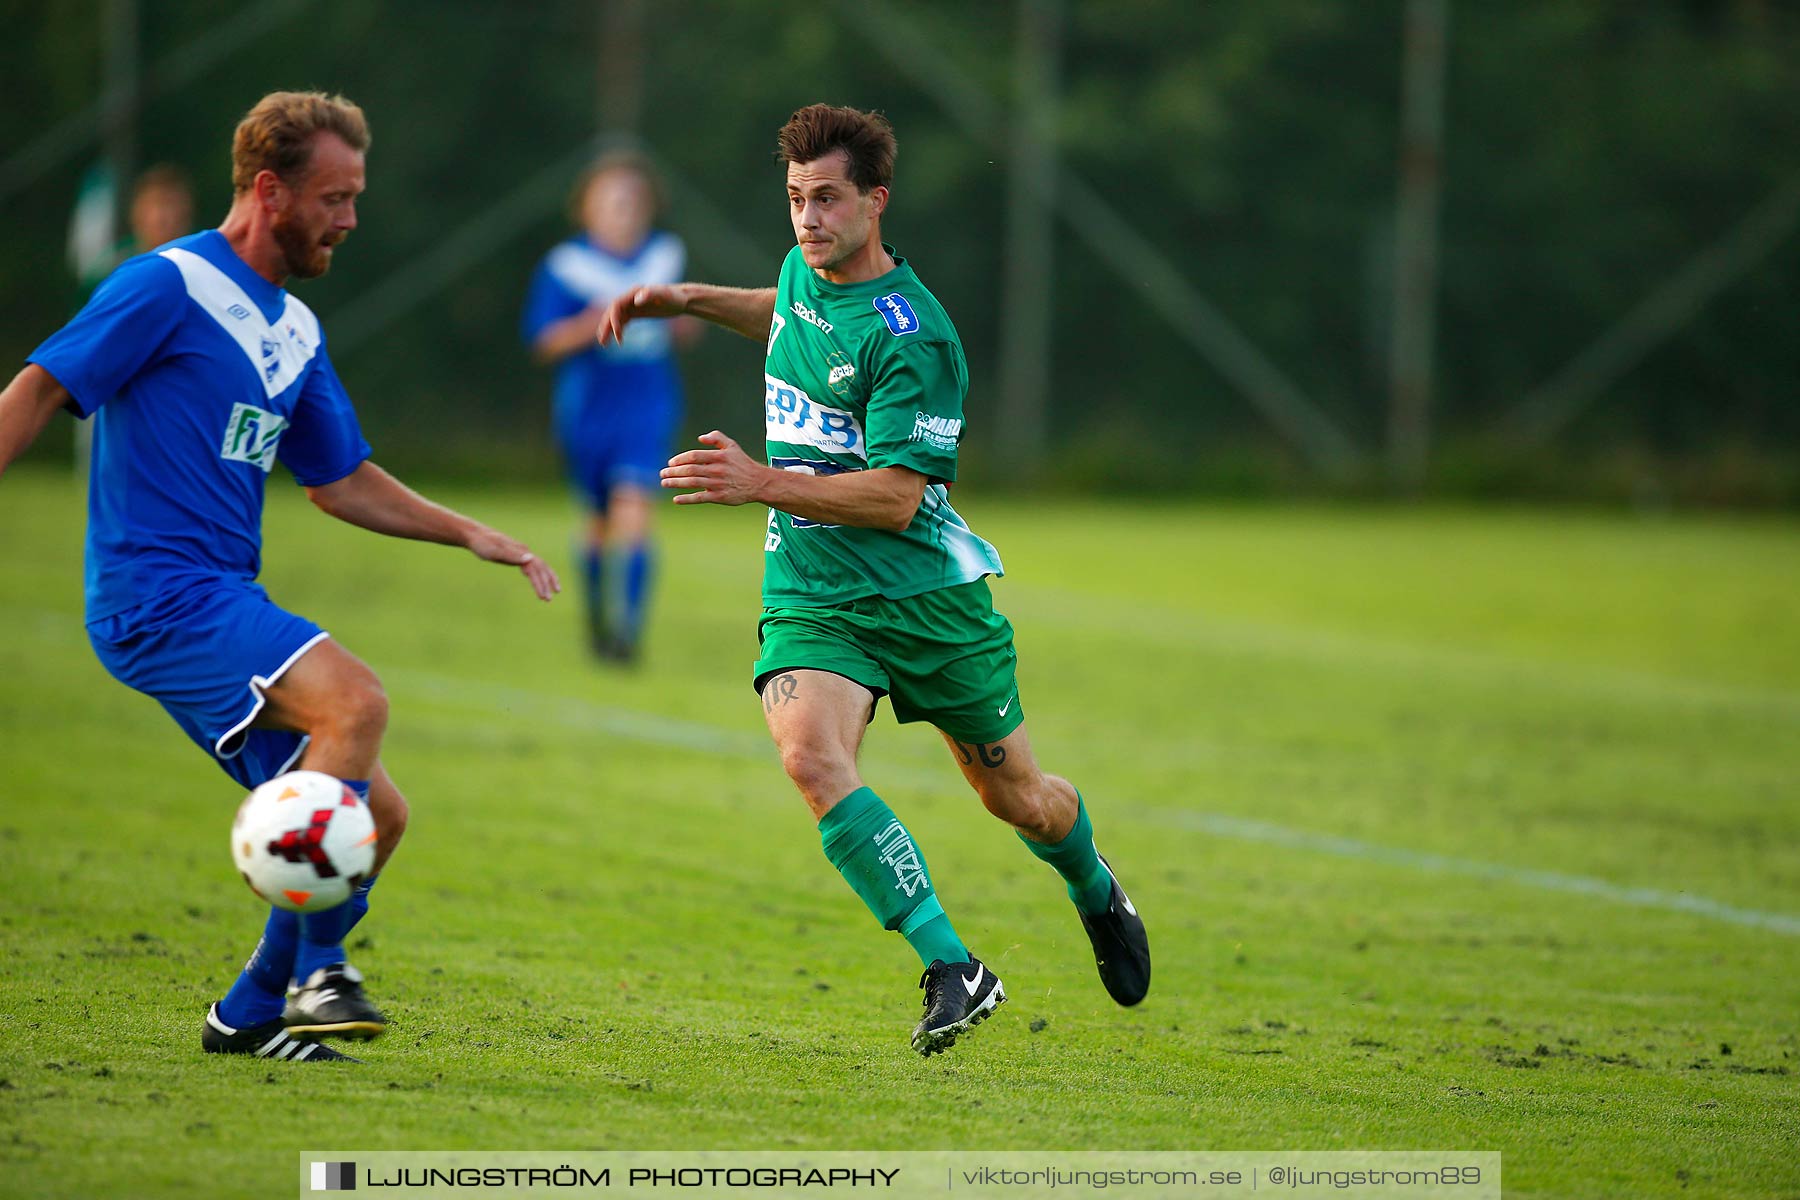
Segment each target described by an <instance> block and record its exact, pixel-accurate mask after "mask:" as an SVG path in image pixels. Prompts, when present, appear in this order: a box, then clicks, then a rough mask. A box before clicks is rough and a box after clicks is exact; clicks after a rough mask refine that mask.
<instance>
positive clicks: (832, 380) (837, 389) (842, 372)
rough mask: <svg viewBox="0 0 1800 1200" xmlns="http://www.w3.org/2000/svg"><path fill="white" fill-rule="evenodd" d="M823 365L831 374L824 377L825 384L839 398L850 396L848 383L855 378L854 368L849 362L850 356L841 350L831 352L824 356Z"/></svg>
mask: <svg viewBox="0 0 1800 1200" xmlns="http://www.w3.org/2000/svg"><path fill="white" fill-rule="evenodd" d="M825 365H826V366H828V367H830V368H831V372H830V373H829V374H828V375H826V376H825V384H826V386H827V387H829V388H830V389H831V390H832V392H833V393H835V394H836V395H839V396H848V395H849V394H850V381H851V380H852V379H855V378H856V367H855V366H853V365H852V364H851V362H850V356H849V355H848V354H845V353H844V352H843V351H842V350H833V351H832V352H831V353H830V354H827V355H826V356H825Z"/></svg>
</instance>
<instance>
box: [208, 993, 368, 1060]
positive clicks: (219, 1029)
mask: <svg viewBox="0 0 1800 1200" xmlns="http://www.w3.org/2000/svg"><path fill="white" fill-rule="evenodd" d="M200 1048H201V1049H203V1050H205V1051H206V1052H207V1053H208V1054H249V1055H253V1056H255V1057H257V1058H266V1059H268V1060H269V1061H271V1062H361V1061H362V1059H360V1058H351V1057H350V1056H349V1055H348V1054H341V1053H339V1052H338V1051H336V1050H333V1049H332V1048H331V1047H330V1046H326V1045H323V1044H321V1043H319V1042H303V1041H301V1040H300V1039H299V1038H297V1037H294V1036H293V1035H292V1034H290V1033H288V1031H287V1026H286V1025H285V1024H284V1023H283V1022H282V1019H281V1018H280V1017H274V1018H271V1019H270V1020H267V1021H264V1022H263V1023H262V1024H261V1025H252V1026H251V1027H250V1028H248V1029H233V1028H232V1027H231V1026H229V1025H227V1024H226V1023H225V1022H223V1021H221V1020H219V1006H218V1005H217V1004H215V1005H213V1006H212V1007H211V1008H209V1009H207V1010H206V1024H204V1025H202V1026H201V1027H200Z"/></svg>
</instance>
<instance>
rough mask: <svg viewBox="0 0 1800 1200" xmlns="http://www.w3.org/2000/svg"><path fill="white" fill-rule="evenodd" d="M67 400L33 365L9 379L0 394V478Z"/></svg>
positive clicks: (53, 379)
mask: <svg viewBox="0 0 1800 1200" xmlns="http://www.w3.org/2000/svg"><path fill="white" fill-rule="evenodd" d="M68 400H69V393H68V391H67V389H65V388H64V387H63V385H62V384H60V383H58V382H57V381H56V377H55V376H54V375H52V374H50V372H48V371H46V370H44V368H42V367H40V366H38V365H37V364H36V363H31V364H29V365H27V366H26V368H25V369H24V370H23V371H20V372H19V373H18V374H17V375H15V376H13V381H12V382H11V383H9V384H7V385H6V390H5V391H3V392H0V474H4V473H5V471H6V468H7V467H9V466H11V465H12V462H13V460H14V459H16V458H18V457H19V455H21V454H23V453H25V451H26V449H27V448H28V447H30V445H31V443H33V442H35V441H36V440H37V436H38V434H40V433H42V432H44V426H46V425H48V424H49V423H50V418H51V417H53V416H55V415H56V410H57V409H59V408H61V407H62V406H63V405H64V404H66V403H68Z"/></svg>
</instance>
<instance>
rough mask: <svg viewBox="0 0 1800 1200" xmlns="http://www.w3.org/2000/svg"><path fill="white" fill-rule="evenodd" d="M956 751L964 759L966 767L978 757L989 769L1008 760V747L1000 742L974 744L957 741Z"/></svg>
mask: <svg viewBox="0 0 1800 1200" xmlns="http://www.w3.org/2000/svg"><path fill="white" fill-rule="evenodd" d="M952 740H954V739H952ZM956 753H957V757H959V758H961V759H962V760H963V765H964V766H965V767H966V766H970V765H972V764H973V763H974V762H975V760H976V759H977V758H979V759H980V760H981V765H982V766H984V767H987V768H988V769H989V770H992V769H993V768H995V767H998V766H999V765H1000V764H1001V763H1004V762H1005V761H1006V748H1005V747H1004V746H1002V745H1001V744H1000V743H999V742H976V743H975V744H974V745H972V746H971V745H965V744H964V743H962V742H957V743H956Z"/></svg>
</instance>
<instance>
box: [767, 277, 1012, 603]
mask: <svg viewBox="0 0 1800 1200" xmlns="http://www.w3.org/2000/svg"><path fill="white" fill-rule="evenodd" d="M889 252H890V253H892V251H891V250H890V251H889ZM968 390H969V368H968V364H967V363H966V362H965V361H964V359H963V348H962V342H961V341H960V340H959V339H958V338H957V336H956V327H955V326H954V325H952V324H951V323H950V318H949V316H948V315H947V314H946V313H945V312H944V309H943V306H942V305H940V304H939V303H938V302H937V299H936V297H934V296H933V295H932V294H931V293H930V292H928V291H926V290H925V286H924V285H923V284H921V283H920V282H919V278H918V276H916V275H914V274H913V271H912V268H911V267H909V266H908V265H907V264H906V261H905V260H904V259H902V258H900V257H899V256H898V255H895V256H894V269H893V270H892V271H889V272H888V273H887V274H885V275H882V276H881V277H879V278H877V279H870V280H866V281H864V282H862V283H831V282H829V281H828V280H824V279H821V278H819V276H818V274H817V273H816V272H815V271H813V269H812V268H810V267H808V266H807V265H806V260H805V259H804V258H802V257H801V255H800V249H799V247H797V246H796V247H795V248H794V249H793V250H791V251H789V253H788V256H787V261H786V262H784V263H783V264H782V266H781V282H780V284H779V285H778V286H777V288H776V291H775V319H774V321H773V322H772V323H771V325H770V326H769V353H768V359H767V361H766V363H765V364H764V368H763V405H764V411H765V419H766V423H767V435H768V446H769V449H768V453H769V465H770V466H772V467H777V468H780V469H782V470H787V471H804V472H806V473H808V474H813V475H838V474H842V473H843V472H845V471H864V470H869V469H872V468H878V467H910V468H911V469H913V470H915V471H917V472H919V473H920V474H922V475H924V476H925V477H926V479H927V480H929V483H928V484H927V486H926V488H925V497H924V500H923V501H922V502H921V503H920V505H919V511H918V512H917V513H916V514H914V516H913V519H912V524H910V525H908V526H907V528H906V530H905V531H904V532H901V533H895V532H893V531H892V530H887V529H860V528H857V527H855V526H850V525H826V524H822V523H820V522H816V521H808V520H806V519H805V518H803V517H796V516H792V515H790V514H788V513H784V512H780V511H777V510H775V509H770V510H769V530H768V538H767V540H766V542H765V543H764V545H763V549H764V550H765V551H766V552H767V553H766V554H765V555H764V568H763V603H764V604H765V605H768V606H771V607H773V606H795V607H820V606H824V605H831V604H842V603H845V602H846V601H850V600H857V599H861V598H863V597H865V596H874V595H881V596H885V597H887V598H888V599H890V600H902V599H905V598H906V597H908V596H917V595H921V594H922V593H925V592H930V591H936V590H937V589H939V588H947V587H955V586H957V585H958V584H964V583H972V582H974V581H975V580H977V579H980V578H982V577H983V576H984V575H999V574H1001V573H1002V572H1001V567H1000V555H999V552H998V551H996V550H995V549H994V548H993V547H992V546H990V545H988V544H987V543H986V542H985V541H983V540H982V539H981V538H979V537H976V536H975V534H973V533H972V532H970V530H969V527H968V525H967V524H965V523H964V522H963V519H962V518H961V517H960V516H958V515H957V514H956V510H955V509H954V508H952V507H950V497H949V493H948V491H947V490H946V488H945V486H944V485H945V484H947V483H950V482H952V481H954V480H955V479H956V447H957V443H958V442H960V441H961V440H962V432H963V397H964V396H965V395H966V394H967V393H968Z"/></svg>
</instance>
